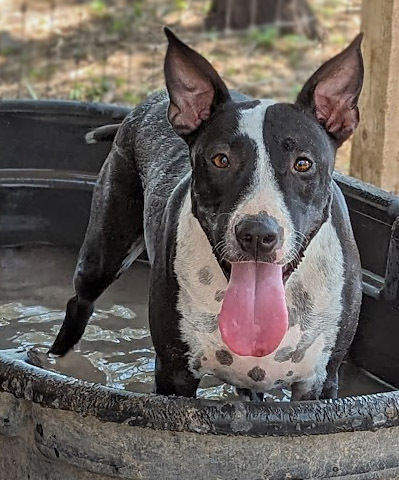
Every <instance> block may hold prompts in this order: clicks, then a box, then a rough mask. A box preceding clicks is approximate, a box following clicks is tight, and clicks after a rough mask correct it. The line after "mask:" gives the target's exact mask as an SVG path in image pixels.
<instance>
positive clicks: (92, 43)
mask: <svg viewBox="0 0 399 480" xmlns="http://www.w3.org/2000/svg"><path fill="white" fill-rule="evenodd" d="M309 3H310V4H311V6H312V7H313V9H314V11H315V12H316V15H317V17H318V19H319V22H320V25H321V28H322V31H323V40H322V41H321V42H316V41H309V40H308V39H306V38H304V37H303V36H300V35H286V36H283V37H280V36H278V34H277V32H276V29H275V28H273V27H271V26H269V27H265V28H258V29H255V30H249V31H246V32H240V33H231V32H227V33H224V34H220V33H216V32H206V31H205V29H204V18H205V15H206V12H207V9H209V5H210V2H209V0H167V1H161V0H146V1H145V0H109V1H105V0H90V1H85V0H30V1H27V0H25V1H21V0H0V99H6V98H61V99H71V100H82V101H90V102H93V101H94V102H99V101H100V102H112V103H117V104H122V105H134V104H136V103H137V102H139V101H140V100H142V99H143V98H144V97H145V96H146V95H148V94H149V93H151V92H152V91H154V90H157V89H159V88H162V87H163V85H164V80H163V70H162V62H163V56H164V53H165V48H166V41H165V38H164V35H163V32H162V26H163V25H165V24H167V25H169V26H171V27H172V28H173V29H174V30H175V31H176V32H177V33H178V34H179V35H180V36H181V37H182V38H183V40H185V41H187V42H189V43H190V45H191V46H193V47H194V48H195V49H197V50H198V51H199V52H200V53H202V54H203V55H205V56H206V57H207V58H208V59H209V60H210V61H211V62H212V63H213V65H214V66H215V67H216V69H217V70H218V71H219V72H220V73H221V75H222V76H223V78H224V80H225V81H226V83H227V84H228V86H229V87H232V88H236V89H238V90H241V91H243V92H245V93H248V94H250V95H254V96H257V97H271V98H274V99H277V100H285V101H290V100H293V99H294V98H295V96H296V95H297V93H298V92H299V90H300V88H301V86H302V85H303V83H304V82H305V81H306V80H307V78H308V77H309V76H310V75H311V73H313V71H314V70H315V69H316V68H317V67H318V66H319V65H320V64H321V63H322V62H323V61H325V60H327V59H328V58H330V57H331V56H333V55H335V54H336V53H338V52H339V51H340V50H342V49H343V48H344V47H345V46H346V45H347V44H348V42H349V41H350V40H351V39H352V38H353V37H354V36H355V35H356V34H357V33H358V31H359V28H360V7H361V0H309ZM349 155H350V144H347V145H345V146H344V147H343V148H342V149H341V150H340V152H339V155H338V160H337V169H338V170H340V171H343V172H345V173H346V172H347V171H348V168H349Z"/></svg>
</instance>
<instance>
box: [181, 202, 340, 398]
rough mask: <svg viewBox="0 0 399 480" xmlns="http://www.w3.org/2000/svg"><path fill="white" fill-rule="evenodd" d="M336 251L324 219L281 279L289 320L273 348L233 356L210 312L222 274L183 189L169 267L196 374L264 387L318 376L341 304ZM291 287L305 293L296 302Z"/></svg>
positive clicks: (214, 311) (218, 300) (217, 305)
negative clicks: (262, 352)
mask: <svg viewBox="0 0 399 480" xmlns="http://www.w3.org/2000/svg"><path fill="white" fill-rule="evenodd" d="M343 271H344V270H343V255H342V249H341V246H340V243H339V240H338V237H337V234H336V232H335V229H334V227H333V225H332V223H331V221H328V222H327V223H326V224H325V225H323V226H322V228H321V230H320V231H319V233H318V234H317V235H316V236H315V238H314V239H313V241H312V242H311V244H310V246H309V248H308V250H307V252H306V255H305V258H304V259H303V261H302V263H301V264H300V265H299V267H298V269H297V270H296V271H295V272H294V274H293V275H292V276H291V278H290V279H289V281H288V283H287V285H286V300H287V306H288V308H289V309H290V324H291V327H290V328H289V330H288V331H287V334H286V335H285V337H284V338H283V340H282V342H281V344H280V346H279V347H278V349H277V350H276V351H275V352H273V353H272V354H270V355H268V356H266V357H262V358H254V357H241V356H238V355H236V354H234V353H233V352H232V351H230V350H229V348H228V347H227V346H226V345H225V344H224V342H223V341H222V339H221V335H220V332H219V328H218V320H217V316H218V313H219V311H220V308H221V297H222V292H224V290H225V289H226V287H227V281H226V279H225V277H224V275H223V273H222V271H221V269H220V267H219V264H218V263H217V261H216V258H215V257H214V255H213V252H212V248H211V246H210V244H209V242H208V239H207V238H206V235H205V233H204V232H203V230H202V228H201V226H200V225H199V222H198V220H197V219H196V218H195V217H194V216H193V215H192V213H191V199H190V195H187V196H186V198H185V200H184V204H183V206H182V210H181V213H180V218H179V225H178V230H177V245H176V260H175V273H176V276H177V279H178V283H179V298H178V303H177V309H178V311H179V313H180V315H181V321H180V331H181V334H182V339H183V340H184V341H185V342H187V344H188V345H189V348H190V352H189V364H190V367H191V368H193V369H195V370H196V374H197V375H198V376H202V375H203V374H206V373H209V374H214V375H215V376H217V377H219V378H220V379H222V380H224V381H226V382H228V383H231V384H233V385H236V386H238V387H246V388H251V389H254V390H258V391H267V390H270V389H271V388H274V387H276V386H279V385H286V386H288V385H290V384H291V383H293V382H297V381H300V380H307V379H309V378H313V377H316V376H317V377H319V379H320V380H321V381H323V379H324V377H325V367H326V364H327V362H328V358H329V353H330V351H331V348H332V347H333V346H334V344H335V341H336V336H337V331H338V324H339V320H340V315H341V311H342V304H341V291H342V285H343ZM298 289H304V291H305V292H306V295H307V296H306V302H305V305H303V302H301V301H300V300H301V299H300V298H297V296H296V293H298V292H297V290H298Z"/></svg>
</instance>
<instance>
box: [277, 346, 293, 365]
mask: <svg viewBox="0 0 399 480" xmlns="http://www.w3.org/2000/svg"><path fill="white" fill-rule="evenodd" d="M291 357H292V347H283V348H280V350H277V352H276V355H275V356H274V361H275V362H279V363H281V362H286V361H287V360H290V359H291Z"/></svg>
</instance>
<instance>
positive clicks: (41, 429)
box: [36, 423, 43, 437]
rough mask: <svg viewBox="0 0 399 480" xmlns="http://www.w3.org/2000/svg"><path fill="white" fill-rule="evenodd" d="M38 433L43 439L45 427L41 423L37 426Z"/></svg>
mask: <svg viewBox="0 0 399 480" xmlns="http://www.w3.org/2000/svg"><path fill="white" fill-rule="evenodd" d="M36 432H37V433H38V434H39V435H40V436H41V437H42V436H43V427H42V425H41V423H37V424H36Z"/></svg>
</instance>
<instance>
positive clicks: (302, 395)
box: [291, 377, 323, 402]
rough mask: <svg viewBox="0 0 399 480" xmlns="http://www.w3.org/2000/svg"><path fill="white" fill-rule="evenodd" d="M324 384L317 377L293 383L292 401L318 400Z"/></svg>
mask: <svg viewBox="0 0 399 480" xmlns="http://www.w3.org/2000/svg"><path fill="white" fill-rule="evenodd" d="M322 388H323V384H322V383H321V382H319V381H318V380H317V379H316V378H314V377H313V378H311V379H309V380H304V381H302V382H296V383H293V384H292V387H291V390H292V396H291V401H292V402H296V401H300V400H318V399H319V398H320V395H321V391H322Z"/></svg>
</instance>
